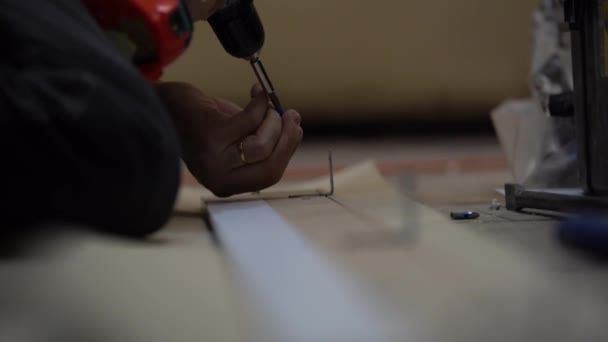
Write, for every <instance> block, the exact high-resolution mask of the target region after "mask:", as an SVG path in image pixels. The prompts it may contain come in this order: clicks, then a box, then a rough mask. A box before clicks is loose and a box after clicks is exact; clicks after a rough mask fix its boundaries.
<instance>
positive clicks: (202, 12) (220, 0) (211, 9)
mask: <svg viewBox="0 0 608 342" xmlns="http://www.w3.org/2000/svg"><path fill="white" fill-rule="evenodd" d="M187 2H188V9H189V10H190V15H192V20H194V21H199V20H207V18H209V17H210V16H212V15H213V13H215V12H216V11H217V10H219V9H221V8H222V7H224V3H225V2H226V1H225V0H188V1H187Z"/></svg>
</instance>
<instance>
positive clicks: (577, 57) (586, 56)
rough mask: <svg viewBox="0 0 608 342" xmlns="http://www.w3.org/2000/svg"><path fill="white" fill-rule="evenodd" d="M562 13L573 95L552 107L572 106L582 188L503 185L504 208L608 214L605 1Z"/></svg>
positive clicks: (571, 5)
mask: <svg viewBox="0 0 608 342" xmlns="http://www.w3.org/2000/svg"><path fill="white" fill-rule="evenodd" d="M564 9H565V21H566V23H567V24H568V26H569V27H570V32H571V37H572V63H573V76H574V92H573V96H570V95H569V94H568V96H565V97H556V98H555V99H556V100H559V101H562V102H563V101H569V102H570V103H568V104H566V106H564V104H563V103H560V105H559V106H553V107H557V108H564V107H565V108H574V113H571V114H570V115H572V114H573V115H574V117H575V122H576V130H577V131H576V134H577V143H578V156H577V157H578V166H579V174H580V189H571V190H568V191H564V190H563V189H543V190H530V189H524V188H523V187H522V186H520V185H515V184H507V185H506V186H505V192H506V193H505V195H506V201H507V208H508V209H509V210H515V211H521V210H522V209H541V210H550V211H556V212H574V213H579V212H588V211H593V212H599V213H608V157H607V156H606V153H608V134H607V132H608V96H606V94H608V0H565V2H564ZM550 107H551V106H550ZM570 112H571V110H570ZM553 115H563V113H559V114H558V113H553Z"/></svg>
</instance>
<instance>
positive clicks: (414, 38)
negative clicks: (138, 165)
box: [164, 0, 537, 123]
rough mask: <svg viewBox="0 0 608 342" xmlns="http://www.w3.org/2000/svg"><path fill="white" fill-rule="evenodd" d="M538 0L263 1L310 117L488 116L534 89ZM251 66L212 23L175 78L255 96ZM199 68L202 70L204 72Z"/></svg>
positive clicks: (279, 67)
mask: <svg viewBox="0 0 608 342" xmlns="http://www.w3.org/2000/svg"><path fill="white" fill-rule="evenodd" d="M536 5H537V2H536V1H529V0H512V1H478V0H463V1H459V2H457V3H456V2H453V1H448V0H441V1H432V2H431V1H426V0H412V1H397V0H392V1H384V2H382V3H378V2H374V1H362V0H348V1H347V0H336V1H321V0H310V1H305V2H298V3H297V6H296V5H295V3H293V5H292V4H291V3H290V2H285V1H276V0H260V1H257V2H256V6H257V7H258V9H259V12H260V13H261V15H262V20H263V21H264V23H265V26H266V29H267V38H268V43H267V44H266V46H265V62H266V65H267V67H268V68H270V69H272V75H273V81H274V83H275V86H276V87H277V88H278V89H280V90H281V100H282V101H283V102H284V105H285V106H286V107H292V108H297V109H298V110H300V111H301V112H302V113H303V114H304V117H305V121H306V122H307V123H310V122H311V121H312V122H326V121H337V120H340V122H347V121H357V120H361V119H368V120H369V119H374V120H377V119H387V118H388V119H395V118H396V119H403V118H405V119H424V120H434V119H441V120H443V119H450V120H452V119H454V120H460V119H482V118H483V119H486V118H487V112H488V111H489V110H490V109H491V108H492V107H494V106H495V105H496V104H497V103H499V102H501V101H502V100H503V99H505V98H509V97H521V96H523V95H526V94H527V93H528V87H527V76H528V71H529V59H530V48H531V44H530V39H529V36H530V29H531V13H532V12H533V9H534V7H535V6H536ZM248 68H249V66H248V65H244V64H243V63H241V62H239V61H238V60H234V59H232V58H229V57H228V56H226V53H225V52H224V51H223V49H222V47H221V46H220V44H219V43H218V42H217V39H216V38H215V37H214V35H213V32H212V31H211V30H210V29H209V27H208V25H206V24H199V25H198V26H197V27H196V33H195V35H194V40H193V42H192V45H191V47H190V49H189V51H188V52H187V53H186V55H185V56H184V57H182V58H181V59H180V60H179V61H178V62H177V63H175V64H174V65H173V66H172V67H171V68H169V69H168V70H167V72H166V74H165V78H164V79H165V80H179V81H188V82H192V83H194V84H196V85H197V86H199V87H200V88H201V89H203V90H204V91H205V92H207V93H210V94H212V95H214V96H219V97H225V98H229V99H232V100H235V101H237V102H239V103H245V102H246V101H247V98H248V94H249V87H250V85H251V84H253V83H254V82H255V78H254V76H253V75H252V74H251V72H250V70H248ZM194 71H196V72H194Z"/></svg>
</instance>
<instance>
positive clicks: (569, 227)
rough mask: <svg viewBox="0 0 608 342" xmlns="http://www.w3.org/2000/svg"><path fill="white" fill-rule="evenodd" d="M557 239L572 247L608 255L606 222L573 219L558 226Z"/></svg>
mask: <svg viewBox="0 0 608 342" xmlns="http://www.w3.org/2000/svg"><path fill="white" fill-rule="evenodd" d="M558 236H559V238H560V239H561V240H562V241H563V242H564V243H567V244H569V245H572V246H573V247H578V248H581V249H585V250H588V251H590V252H594V253H608V220H606V219H600V218H575V219H569V220H566V221H563V222H561V223H560V224H559V226H558Z"/></svg>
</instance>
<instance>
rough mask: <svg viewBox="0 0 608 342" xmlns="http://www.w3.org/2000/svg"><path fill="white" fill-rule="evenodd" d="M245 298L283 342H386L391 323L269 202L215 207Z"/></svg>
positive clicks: (211, 208) (214, 219)
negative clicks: (378, 313) (382, 319)
mask: <svg viewBox="0 0 608 342" xmlns="http://www.w3.org/2000/svg"><path fill="white" fill-rule="evenodd" d="M209 213H210V216H211V222H212V225H213V227H214V229H215V230H216V232H217V234H218V237H219V239H220V243H221V245H222V248H223V249H224V250H225V252H226V253H227V254H228V255H229V257H230V258H231V261H232V262H234V264H235V266H236V267H237V274H236V275H237V277H238V278H237V279H238V280H239V281H240V282H241V285H243V286H242V287H244V288H245V289H246V294H245V295H246V296H247V297H248V299H249V300H250V302H251V304H252V305H255V307H256V310H258V309H259V310H260V314H263V315H264V316H265V317H264V319H265V321H266V322H267V323H268V324H267V325H266V326H265V327H264V330H266V331H268V330H269V329H270V330H271V336H272V339H274V340H275V341H277V342H279V341H280V342H284V341H293V342H300V341H301V342H311V341H331V342H333V341H348V342H357V341H374V342H376V341H387V340H388V338H387V331H386V325H387V324H385V323H386V322H381V318H380V317H379V316H377V315H376V313H377V312H372V310H371V307H370V306H369V305H367V303H368V302H367V301H366V299H365V298H364V297H363V296H362V295H361V293H360V292H359V291H357V290H356V289H355V286H354V284H353V283H352V282H351V281H348V280H347V279H346V277H345V276H344V274H341V273H340V272H339V270H337V269H336V268H335V267H333V266H332V265H330V263H328V262H326V260H324V258H323V256H322V254H321V253H320V251H317V250H316V248H315V246H314V245H313V244H312V242H311V241H308V240H307V239H306V238H305V237H304V236H302V235H301V234H299V233H298V232H297V230H296V229H295V228H294V227H292V226H291V225H290V224H289V223H288V222H286V221H285V220H284V219H283V218H282V217H281V216H280V215H279V214H278V213H277V212H276V211H275V210H274V209H273V208H272V207H270V206H269V205H268V204H266V203H265V202H263V201H256V202H241V203H231V204H212V205H210V206H209Z"/></svg>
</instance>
